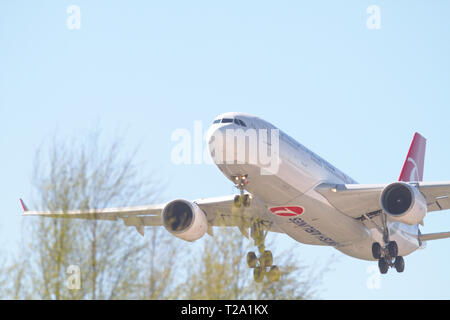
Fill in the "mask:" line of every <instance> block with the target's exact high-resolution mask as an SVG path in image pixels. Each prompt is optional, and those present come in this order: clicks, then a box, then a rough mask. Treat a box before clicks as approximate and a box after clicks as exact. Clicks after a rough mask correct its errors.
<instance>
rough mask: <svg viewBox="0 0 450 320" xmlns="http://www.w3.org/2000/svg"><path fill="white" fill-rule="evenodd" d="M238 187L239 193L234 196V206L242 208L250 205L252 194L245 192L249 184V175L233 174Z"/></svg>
mask: <svg viewBox="0 0 450 320" xmlns="http://www.w3.org/2000/svg"><path fill="white" fill-rule="evenodd" d="M231 178H232V179H233V182H234V184H235V186H236V188H238V189H239V195H236V196H235V197H234V206H235V207H236V208H240V207H242V206H244V207H249V206H250V202H251V199H252V198H251V195H249V194H244V189H245V186H246V185H248V175H247V174H245V175H237V176H232V177H231Z"/></svg>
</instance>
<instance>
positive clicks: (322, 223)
mask: <svg viewBox="0 0 450 320" xmlns="http://www.w3.org/2000/svg"><path fill="white" fill-rule="evenodd" d="M270 206H271V208H272V211H275V213H271V211H269V213H268V214H269V215H270V216H271V219H272V221H273V222H274V223H275V224H276V225H277V226H278V227H279V228H280V229H282V230H283V231H284V232H286V234H288V235H289V236H290V237H292V238H293V239H295V240H297V241H299V242H302V243H306V244H314V245H328V246H333V247H336V248H340V247H344V246H348V245H351V244H354V243H360V242H364V241H365V240H368V239H371V234H370V232H369V230H368V229H367V228H366V227H365V226H364V225H363V224H362V223H360V222H358V221H355V220H354V219H352V218H349V217H347V216H345V215H343V214H342V213H340V212H339V211H337V210H336V209H334V208H333V207H332V206H330V205H329V204H328V202H326V201H324V200H323V198H322V196H320V195H318V194H317V193H316V192H315V191H314V190H311V191H308V192H307V193H306V194H303V195H302V196H300V197H298V198H296V199H294V200H291V201H289V202H288V203H285V204H283V207H286V208H289V207H291V208H295V207H301V208H302V209H303V210H302V213H301V214H298V215H294V214H292V215H277V211H276V210H274V209H273V205H272V204H271V205H270ZM280 212H281V211H280Z"/></svg>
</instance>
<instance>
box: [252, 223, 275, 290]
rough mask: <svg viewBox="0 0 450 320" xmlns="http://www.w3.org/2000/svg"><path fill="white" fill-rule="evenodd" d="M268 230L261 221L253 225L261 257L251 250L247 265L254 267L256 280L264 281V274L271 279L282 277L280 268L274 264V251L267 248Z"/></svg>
mask: <svg viewBox="0 0 450 320" xmlns="http://www.w3.org/2000/svg"><path fill="white" fill-rule="evenodd" d="M267 233H268V231H267V230H265V227H264V225H263V224H262V222H261V221H255V222H254V223H253V225H252V226H251V237H252V239H253V240H254V242H255V246H257V247H258V252H259V258H258V257H257V256H256V253H255V252H253V251H251V252H249V253H248V254H247V265H248V267H249V268H253V277H254V279H255V281H256V282H262V281H263V279H264V276H267V278H268V279H269V281H278V280H279V279H280V275H281V273H280V269H279V268H278V266H275V265H273V256H272V252H271V251H269V250H266V249H265V244H264V242H265V239H266V236H267Z"/></svg>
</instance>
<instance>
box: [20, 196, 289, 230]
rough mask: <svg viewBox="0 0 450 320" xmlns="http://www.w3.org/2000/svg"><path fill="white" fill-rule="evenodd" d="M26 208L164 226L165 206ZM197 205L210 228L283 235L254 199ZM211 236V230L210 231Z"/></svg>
mask: <svg viewBox="0 0 450 320" xmlns="http://www.w3.org/2000/svg"><path fill="white" fill-rule="evenodd" d="M20 202H21V204H22V208H23V213H22V215H23V216H42V217H50V218H71V219H87V220H91V219H94V220H119V219H121V220H123V221H124V223H125V225H127V226H134V227H136V229H137V230H138V232H139V233H141V234H143V227H145V226H162V225H163V222H162V219H161V214H162V211H163V209H164V207H165V206H166V203H162V204H155V205H147V206H132V207H120V208H106V209H90V210H69V211H31V210H29V209H28V208H27V207H26V205H25V203H24V202H23V201H22V200H20ZM192 202H194V203H196V204H197V205H198V206H199V207H200V209H202V211H203V212H204V213H205V215H206V219H207V221H208V224H209V227H213V226H218V227H224V226H226V227H238V228H239V229H240V230H241V232H242V233H243V234H244V235H245V236H248V234H247V231H246V229H247V228H249V227H250V226H251V224H252V222H253V221H254V220H255V219H260V221H261V222H262V223H263V224H265V225H266V226H267V227H268V230H269V231H272V232H281V231H280V230H279V229H278V228H276V227H275V226H274V225H273V224H272V222H271V221H269V219H267V218H265V212H266V210H267V209H266V208H265V206H264V205H263V204H262V203H261V202H259V201H257V199H253V200H252V201H251V204H250V206H249V207H241V208H236V207H235V206H234V195H229V196H223V197H216V198H202V199H198V200H194V201H192ZM208 232H209V233H210V234H212V229H209V231H208Z"/></svg>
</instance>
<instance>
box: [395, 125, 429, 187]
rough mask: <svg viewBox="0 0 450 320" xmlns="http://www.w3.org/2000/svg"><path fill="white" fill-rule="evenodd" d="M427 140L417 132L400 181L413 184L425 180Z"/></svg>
mask: <svg viewBox="0 0 450 320" xmlns="http://www.w3.org/2000/svg"><path fill="white" fill-rule="evenodd" d="M426 145H427V140H426V139H425V138H424V137H422V136H421V135H420V134H419V133H417V132H416V134H415V135H414V138H413V141H412V143H411V147H410V148H409V152H408V155H407V156H406V160H405V164H404V165H403V169H402V172H401V173H400V178H399V179H398V180H399V181H404V182H411V181H422V180H423V166H424V162H425V149H426Z"/></svg>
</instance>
